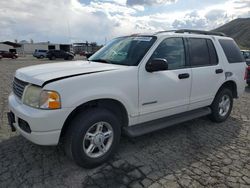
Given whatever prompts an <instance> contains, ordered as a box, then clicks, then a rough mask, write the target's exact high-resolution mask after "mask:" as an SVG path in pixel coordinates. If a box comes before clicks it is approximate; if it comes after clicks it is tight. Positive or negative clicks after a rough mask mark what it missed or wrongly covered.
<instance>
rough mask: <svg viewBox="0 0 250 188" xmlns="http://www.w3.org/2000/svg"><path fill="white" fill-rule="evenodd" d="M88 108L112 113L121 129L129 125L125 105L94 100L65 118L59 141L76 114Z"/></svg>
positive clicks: (117, 102) (113, 101)
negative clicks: (117, 119) (103, 109)
mask: <svg viewBox="0 0 250 188" xmlns="http://www.w3.org/2000/svg"><path fill="white" fill-rule="evenodd" d="M90 108H105V109H107V110H109V111H111V112H112V113H114V114H115V115H116V116H117V117H118V118H119V120H120V122H121V125H122V127H124V126H128V123H129V117H128V112H127V109H126V108H125V105H124V104H123V103H122V102H120V101H118V100H116V99H111V98H102V99H95V100H91V101H88V102H85V103H83V104H81V105H79V106H77V107H76V108H75V109H74V110H73V111H72V112H71V113H70V114H69V115H68V117H67V118H66V120H65V122H64V124H63V127H62V130H61V135H60V140H61V139H62V138H63V137H64V135H65V133H66V131H67V129H68V128H69V126H70V122H71V120H72V119H73V118H74V117H75V116H76V115H77V114H78V113H83V112H84V111H86V110H88V109H90Z"/></svg>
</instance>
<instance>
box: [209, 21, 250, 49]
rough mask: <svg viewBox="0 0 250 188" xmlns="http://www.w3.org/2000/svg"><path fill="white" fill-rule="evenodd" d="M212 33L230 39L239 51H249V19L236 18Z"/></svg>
mask: <svg viewBox="0 0 250 188" xmlns="http://www.w3.org/2000/svg"><path fill="white" fill-rule="evenodd" d="M212 31H216V32H222V33H225V34H226V35H227V36H229V37H232V38H233V39H234V40H235V41H236V42H237V44H238V45H239V47H240V48H241V49H250V18H237V19H235V20H232V21H230V22H228V23H226V24H224V25H222V26H220V27H218V28H216V29H214V30H212Z"/></svg>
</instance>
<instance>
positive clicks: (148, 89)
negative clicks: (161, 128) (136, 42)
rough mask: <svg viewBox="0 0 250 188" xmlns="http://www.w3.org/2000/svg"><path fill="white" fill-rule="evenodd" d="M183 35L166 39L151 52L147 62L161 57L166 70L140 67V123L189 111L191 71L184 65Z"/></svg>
mask: <svg viewBox="0 0 250 188" xmlns="http://www.w3.org/2000/svg"><path fill="white" fill-rule="evenodd" d="M185 54H186V53H185V47H184V40H183V38H166V39H164V40H163V41H162V42H161V43H160V44H159V46H158V47H157V48H156V50H155V51H154V52H153V54H152V56H151V57H150V59H149V61H151V60H152V59H154V58H163V59H166V60H167V62H168V70H165V71H159V72H152V73H150V72H147V71H146V69H145V65H143V66H140V70H139V113H140V116H139V119H138V120H139V123H142V122H145V121H150V120H153V119H158V118H161V117H166V116H170V115H173V114H177V113H181V112H184V111H187V110H188V105H189V97H190V92H191V80H192V74H191V70H190V68H188V67H187V66H186V55H185Z"/></svg>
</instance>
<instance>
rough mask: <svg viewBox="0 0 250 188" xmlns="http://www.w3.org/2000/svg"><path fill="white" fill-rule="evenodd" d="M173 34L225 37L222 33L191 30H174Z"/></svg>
mask: <svg viewBox="0 0 250 188" xmlns="http://www.w3.org/2000/svg"><path fill="white" fill-rule="evenodd" d="M175 33H190V34H192V33H193V34H201V35H216V36H226V35H225V34H224V33H222V32H215V31H202V30H192V29H180V30H176V31H175Z"/></svg>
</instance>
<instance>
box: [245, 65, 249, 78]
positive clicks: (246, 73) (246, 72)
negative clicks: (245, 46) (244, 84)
mask: <svg viewBox="0 0 250 188" xmlns="http://www.w3.org/2000/svg"><path fill="white" fill-rule="evenodd" d="M248 69H249V67H246V71H245V76H244V80H246V79H247V75H248V71H250V70H248Z"/></svg>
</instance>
